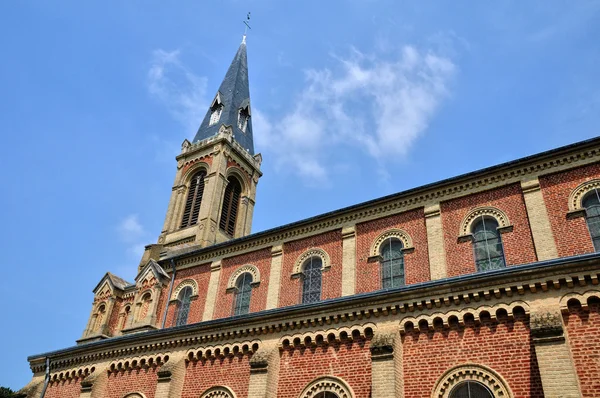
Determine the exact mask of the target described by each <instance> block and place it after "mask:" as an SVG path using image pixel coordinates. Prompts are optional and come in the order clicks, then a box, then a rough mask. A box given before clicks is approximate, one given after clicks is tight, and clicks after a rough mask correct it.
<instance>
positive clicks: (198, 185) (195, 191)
mask: <svg viewBox="0 0 600 398" xmlns="http://www.w3.org/2000/svg"><path fill="white" fill-rule="evenodd" d="M204 176H206V172H205V171H204V170H202V171H199V172H197V173H196V174H194V176H193V177H192V179H191V181H190V189H189V191H188V196H187V199H186V201H185V209H184V210H183V218H182V219H181V228H185V227H189V226H191V225H195V224H196V223H197V222H198V215H199V214H200V204H201V203H202V195H203V194H204Z"/></svg>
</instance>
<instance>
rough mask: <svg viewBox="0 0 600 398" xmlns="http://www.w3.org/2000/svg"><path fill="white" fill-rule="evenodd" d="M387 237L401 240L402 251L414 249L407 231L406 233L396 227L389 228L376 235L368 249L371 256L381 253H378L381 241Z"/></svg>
mask: <svg viewBox="0 0 600 398" xmlns="http://www.w3.org/2000/svg"><path fill="white" fill-rule="evenodd" d="M389 238H397V239H399V240H400V242H402V246H403V247H402V249H403V250H404V251H408V250H412V249H414V246H413V241H412V238H411V237H410V235H409V234H408V233H406V232H405V231H404V230H402V229H397V228H395V229H389V230H387V231H385V232H384V233H382V234H380V235H379V236H378V237H377V239H375V241H374V242H373V244H372V245H371V250H370V253H371V257H374V256H379V255H380V254H381V253H380V248H381V245H382V244H383V242H385V241H386V240H388V239H389Z"/></svg>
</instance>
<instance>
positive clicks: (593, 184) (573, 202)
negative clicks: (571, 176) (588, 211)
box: [569, 179, 600, 213]
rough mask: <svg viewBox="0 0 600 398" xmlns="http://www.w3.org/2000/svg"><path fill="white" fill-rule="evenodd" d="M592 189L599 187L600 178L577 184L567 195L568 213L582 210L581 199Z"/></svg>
mask: <svg viewBox="0 0 600 398" xmlns="http://www.w3.org/2000/svg"><path fill="white" fill-rule="evenodd" d="M594 189H600V179H595V180H591V181H586V182H584V183H582V184H579V185H578V186H577V188H575V189H574V190H573V192H571V194H570V195H569V213H571V212H577V211H578V210H584V208H583V206H582V204H581V201H582V200H583V197H584V196H585V195H586V194H587V193H588V192H591V191H593V190H594Z"/></svg>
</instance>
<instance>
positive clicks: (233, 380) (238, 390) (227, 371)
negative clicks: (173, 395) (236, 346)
mask: <svg viewBox="0 0 600 398" xmlns="http://www.w3.org/2000/svg"><path fill="white" fill-rule="evenodd" d="M186 366H187V370H186V373H185V380H184V382H183V392H182V394H181V398H198V397H200V396H201V395H202V393H203V392H204V391H206V390H208V389H209V388H211V387H216V386H227V387H229V388H231V389H232V390H233V392H234V393H235V394H236V396H237V397H240V398H241V397H247V396H248V384H249V382H250V356H249V355H243V356H242V355H238V356H234V357H225V358H219V359H203V360H201V361H194V362H188V363H187V364H186Z"/></svg>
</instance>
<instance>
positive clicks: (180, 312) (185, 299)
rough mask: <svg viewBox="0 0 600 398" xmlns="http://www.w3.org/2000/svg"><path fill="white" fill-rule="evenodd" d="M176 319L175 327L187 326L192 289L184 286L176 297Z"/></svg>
mask: <svg viewBox="0 0 600 398" xmlns="http://www.w3.org/2000/svg"><path fill="white" fill-rule="evenodd" d="M177 300H178V301H179V302H178V303H177V317H176V318H175V326H182V325H185V324H187V319H188V314H189V313H190V303H191V301H192V288H191V287H190V286H186V287H184V288H183V290H181V292H180V293H179V297H177Z"/></svg>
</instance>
